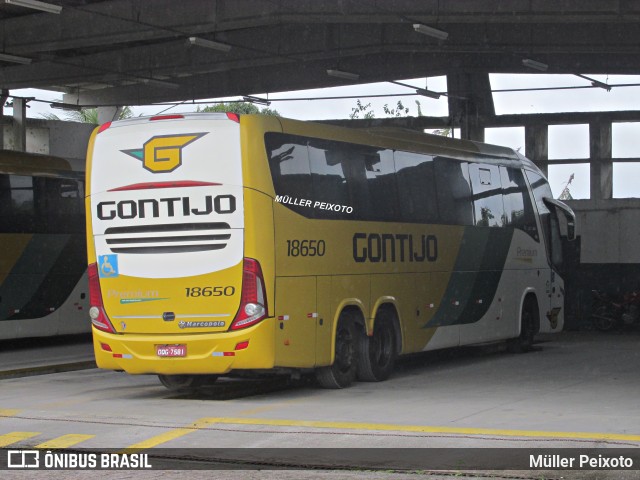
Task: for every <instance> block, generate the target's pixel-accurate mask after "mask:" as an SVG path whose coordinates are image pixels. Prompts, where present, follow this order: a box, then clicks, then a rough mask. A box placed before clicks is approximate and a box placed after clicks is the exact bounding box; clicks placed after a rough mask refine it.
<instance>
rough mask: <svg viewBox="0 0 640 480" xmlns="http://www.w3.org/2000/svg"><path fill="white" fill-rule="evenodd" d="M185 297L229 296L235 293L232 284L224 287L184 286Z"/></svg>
mask: <svg viewBox="0 0 640 480" xmlns="http://www.w3.org/2000/svg"><path fill="white" fill-rule="evenodd" d="M185 290H186V292H187V297H230V296H232V295H233V294H234V293H236V288H235V287H234V286H232V285H228V286H226V287H185Z"/></svg>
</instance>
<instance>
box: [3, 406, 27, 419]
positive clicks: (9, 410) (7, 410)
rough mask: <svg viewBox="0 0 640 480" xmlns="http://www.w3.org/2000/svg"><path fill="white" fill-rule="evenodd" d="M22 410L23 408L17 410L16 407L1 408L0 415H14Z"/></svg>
mask: <svg viewBox="0 0 640 480" xmlns="http://www.w3.org/2000/svg"><path fill="white" fill-rule="evenodd" d="M21 411H22V410H17V409H15V408H0V417H13V416H14V415H17V414H19V413H20V412H21Z"/></svg>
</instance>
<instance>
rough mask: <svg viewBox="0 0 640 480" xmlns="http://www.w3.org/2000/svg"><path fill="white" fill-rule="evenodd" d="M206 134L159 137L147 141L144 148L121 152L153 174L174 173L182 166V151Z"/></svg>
mask: <svg viewBox="0 0 640 480" xmlns="http://www.w3.org/2000/svg"><path fill="white" fill-rule="evenodd" d="M206 134H207V132H201V133H184V134H181V135H158V136H155V137H151V138H150V139H149V140H147V141H146V142H145V143H144V145H142V148H132V149H128V150H120V151H121V152H122V153H126V154H127V155H130V156H132V157H133V158H135V159H137V160H141V161H142V166H143V167H144V168H145V169H146V170H149V171H150V172H151V173H166V172H173V171H174V170H175V169H176V168H178V167H179V166H180V165H182V149H183V148H184V147H186V146H187V145H189V144H190V143H193V142H195V141H196V140H197V139H199V138H200V137H203V136H205V135H206Z"/></svg>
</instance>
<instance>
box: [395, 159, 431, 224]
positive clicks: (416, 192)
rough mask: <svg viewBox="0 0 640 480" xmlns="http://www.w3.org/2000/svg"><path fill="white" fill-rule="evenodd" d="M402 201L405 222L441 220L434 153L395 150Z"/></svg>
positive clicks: (399, 194) (400, 204) (402, 215)
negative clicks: (424, 153) (439, 216)
mask: <svg viewBox="0 0 640 480" xmlns="http://www.w3.org/2000/svg"><path fill="white" fill-rule="evenodd" d="M394 160H395V165H396V182H397V189H398V202H399V206H400V215H401V220H402V221H403V222H413V223H438V204H437V197H436V186H435V178H434V177H435V171H434V162H433V157H432V156H430V155H423V154H419V153H409V152H395V155H394Z"/></svg>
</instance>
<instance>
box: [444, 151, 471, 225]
mask: <svg viewBox="0 0 640 480" xmlns="http://www.w3.org/2000/svg"><path fill="white" fill-rule="evenodd" d="M435 164H436V178H437V182H436V191H437V196H438V212H439V213H440V220H441V221H442V222H443V223H446V224H452V225H473V202H472V200H471V183H470V181H469V164H468V163H467V162H461V161H458V160H453V159H450V158H444V157H436V159H435Z"/></svg>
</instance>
